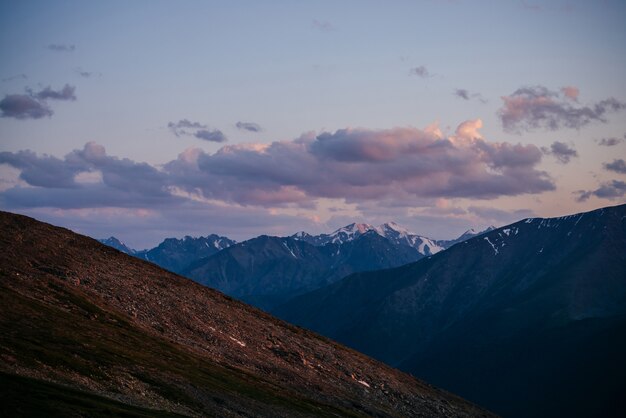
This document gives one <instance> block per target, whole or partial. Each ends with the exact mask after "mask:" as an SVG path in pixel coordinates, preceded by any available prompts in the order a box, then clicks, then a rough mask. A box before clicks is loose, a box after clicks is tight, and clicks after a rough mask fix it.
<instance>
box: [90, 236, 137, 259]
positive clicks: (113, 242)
mask: <svg viewBox="0 0 626 418" xmlns="http://www.w3.org/2000/svg"><path fill="white" fill-rule="evenodd" d="M98 241H100V242H101V243H102V244H104V245H108V246H109V247H113V248H115V249H116V250H118V251H121V252H123V253H125V254H128V255H135V254H136V253H137V251H135V250H133V249H132V248H130V247H129V246H128V245H126V244H124V243H123V242H122V241H120V240H119V239H117V238H115V237H109V238H106V239H99V240H98Z"/></svg>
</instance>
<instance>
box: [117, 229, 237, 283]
mask: <svg viewBox="0 0 626 418" xmlns="http://www.w3.org/2000/svg"><path fill="white" fill-rule="evenodd" d="M233 244H235V241H233V240H231V239H229V238H226V237H221V236H219V235H215V234H211V235H207V236H206V237H197V238H194V237H190V236H186V237H184V238H183V239H176V238H167V239H165V240H164V241H163V242H162V243H160V244H159V245H158V246H156V247H154V248H152V249H151V250H143V251H136V252H135V253H134V254H133V255H135V256H136V257H138V258H141V259H143V260H147V261H150V262H152V263H154V264H156V265H159V266H161V267H163V268H164V269H166V270H169V271H172V272H174V273H180V272H181V271H183V270H184V269H185V268H187V266H189V264H191V263H192V262H195V261H196V260H199V259H201V258H204V257H209V256H211V255H213V254H215V253H217V252H219V251H221V250H223V249H224V248H228V247H230V246H231V245H233ZM114 248H115V247H114Z"/></svg>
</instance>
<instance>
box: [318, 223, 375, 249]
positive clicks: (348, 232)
mask: <svg viewBox="0 0 626 418" xmlns="http://www.w3.org/2000/svg"><path fill="white" fill-rule="evenodd" d="M373 229H374V227H373V226H372V225H369V224H364V223H361V224H359V223H351V224H350V225H346V226H344V227H343V228H339V229H337V230H336V231H334V232H333V233H332V234H330V235H329V237H330V238H331V239H330V242H332V243H335V244H338V243H344V242H347V241H352V240H353V239H355V238H357V237H359V236H361V235H363V234H364V233H366V232H367V231H371V230H373Z"/></svg>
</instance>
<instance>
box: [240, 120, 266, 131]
mask: <svg viewBox="0 0 626 418" xmlns="http://www.w3.org/2000/svg"><path fill="white" fill-rule="evenodd" d="M235 126H236V127H237V129H242V130H244V131H250V132H261V127H260V126H259V125H258V124H256V123H253V122H237V123H236V124H235Z"/></svg>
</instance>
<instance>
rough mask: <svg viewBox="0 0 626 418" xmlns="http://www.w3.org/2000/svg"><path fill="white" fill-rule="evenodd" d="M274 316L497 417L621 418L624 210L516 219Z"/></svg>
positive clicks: (625, 337) (358, 277) (625, 344)
mask: <svg viewBox="0 0 626 418" xmlns="http://www.w3.org/2000/svg"><path fill="white" fill-rule="evenodd" d="M275 313H276V314H278V315H279V316H281V317H283V318H285V319H287V320H289V321H292V322H293V323H296V324H299V325H302V326H305V327H307V328H309V329H312V330H315V331H318V332H320V333H322V334H324V335H327V336H329V337H331V338H334V339H337V340H338V341H341V342H343V343H345V344H347V345H349V346H351V347H354V348H356V349H358V350H360V351H363V352H365V353H367V354H369V355H372V356H373V357H376V358H378V359H381V360H383V361H385V362H387V363H389V364H392V365H395V366H398V367H400V368H401V369H403V370H406V371H409V372H411V373H413V374H414V375H416V376H420V377H424V378H426V379H428V380H429V381H432V382H435V383H436V384H438V385H441V386H442V387H445V388H447V389H449V390H452V391H454V392H456V393H459V394H461V395H462V396H465V397H467V398H468V399H471V400H473V401H475V402H478V403H480V404H482V405H485V406H487V407H489V408H491V409H493V410H494V411H496V412H499V413H502V414H503V415H505V416H520V417H521V416H623V413H624V411H626V405H625V403H624V398H623V397H622V396H621V394H622V393H624V391H625V390H626V383H625V382H626V380H625V379H624V378H623V377H624V376H626V360H625V357H624V355H623V353H624V352H626V332H625V331H626V205H621V206H616V207H611V208H605V209H599V210H596V211H593V212H589V213H583V214H577V215H571V216H566V217H561V218H552V219H538V218H537V219H526V220H523V221H520V222H517V223H515V224H512V225H509V226H506V227H502V228H498V229H496V230H493V231H491V232H488V233H486V234H484V235H481V236H478V237H475V238H472V239H470V240H468V241H465V242H464V243H462V244H457V245H455V246H453V247H451V248H449V249H448V250H446V251H443V252H440V253H438V254H435V255H433V256H431V257H427V258H424V259H422V260H420V261H417V262H416V263H413V264H410V265H407V266H403V267H399V268H397V269H393V270H386V271H378V272H369V273H361V274H355V275H352V276H349V277H347V278H345V279H343V280H341V281H339V282H337V283H335V284H333V285H330V286H328V287H325V288H322V289H320V290H317V291H314V292H311V293H308V294H305V295H303V296H300V297H298V298H295V299H294V300H293V301H291V302H289V303H288V304H287V305H286V306H283V307H281V308H279V309H278V310H277V311H276V312H275Z"/></svg>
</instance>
